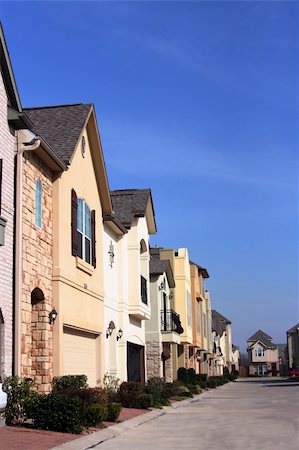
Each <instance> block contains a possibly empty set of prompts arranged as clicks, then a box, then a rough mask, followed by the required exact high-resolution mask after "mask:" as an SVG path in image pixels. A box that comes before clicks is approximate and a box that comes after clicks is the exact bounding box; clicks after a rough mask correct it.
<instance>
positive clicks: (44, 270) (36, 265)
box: [21, 152, 53, 392]
mask: <svg viewBox="0 0 299 450" xmlns="http://www.w3.org/2000/svg"><path fill="white" fill-rule="evenodd" d="M38 177H39V178H40V179H41V183H42V228H41V229H40V228H38V227H37V226H36V225H35V188H36V180H37V178H38ZM52 236H53V209H52V173H51V171H50V170H49V169H48V168H47V167H46V165H45V164H44V163H43V162H42V161H41V160H40V159H39V158H38V157H37V156H36V155H34V154H33V153H30V152H25V153H24V162H23V287H22V345H21V367H22V375H24V376H29V377H32V378H33V379H34V381H35V382H36V384H37V388H38V390H39V391H40V392H49V391H50V387H51V385H50V383H51V379H52V365H53V338H52V328H53V325H50V324H49V312H50V311H51V310H52V305H53V302H52V267H53V258H52V252H53V240H52ZM35 288H39V289H41V291H42V292H43V295H44V300H42V301H41V302H40V303H38V304H37V305H34V306H32V304H31V293H32V291H33V290H34V289H35Z"/></svg>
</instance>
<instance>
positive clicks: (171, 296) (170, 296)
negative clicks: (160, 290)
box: [169, 292, 174, 300]
mask: <svg viewBox="0 0 299 450" xmlns="http://www.w3.org/2000/svg"><path fill="white" fill-rule="evenodd" d="M173 297H174V293H173V292H170V294H169V300H171V299H172V298H173Z"/></svg>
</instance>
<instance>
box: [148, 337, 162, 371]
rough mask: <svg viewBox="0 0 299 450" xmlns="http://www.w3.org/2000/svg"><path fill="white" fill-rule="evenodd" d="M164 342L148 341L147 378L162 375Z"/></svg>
mask: <svg viewBox="0 0 299 450" xmlns="http://www.w3.org/2000/svg"><path fill="white" fill-rule="evenodd" d="M162 350H163V348H162V343H161V342H159V341H149V342H146V367H147V378H152V377H162V360H161V354H162Z"/></svg>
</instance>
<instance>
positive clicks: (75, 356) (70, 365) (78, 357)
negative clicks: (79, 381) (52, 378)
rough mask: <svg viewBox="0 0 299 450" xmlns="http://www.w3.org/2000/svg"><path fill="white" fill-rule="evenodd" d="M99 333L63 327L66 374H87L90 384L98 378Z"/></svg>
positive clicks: (64, 369)
mask: <svg viewBox="0 0 299 450" xmlns="http://www.w3.org/2000/svg"><path fill="white" fill-rule="evenodd" d="M97 338H98V335H96V334H93V333H87V332H84V331H77V330H72V329H69V328H65V327H64V329H63V350H64V352H63V359H64V368H63V372H64V375H82V374H84V375H87V378H88V379H87V382H88V384H89V386H95V385H96V382H97V378H98V357H97Z"/></svg>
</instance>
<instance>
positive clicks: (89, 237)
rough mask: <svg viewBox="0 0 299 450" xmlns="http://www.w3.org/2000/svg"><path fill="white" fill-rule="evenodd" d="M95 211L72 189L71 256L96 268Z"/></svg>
mask: <svg viewBox="0 0 299 450" xmlns="http://www.w3.org/2000/svg"><path fill="white" fill-rule="evenodd" d="M95 242H96V241H95V210H92V211H91V210H90V208H89V206H88V205H87V203H86V202H85V200H84V199H83V198H79V197H77V194H76V192H75V191H74V189H72V255H73V256H78V257H79V258H81V259H83V260H84V261H86V262H87V263H88V264H91V265H93V266H94V267H96V256H95V251H96V246H95Z"/></svg>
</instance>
